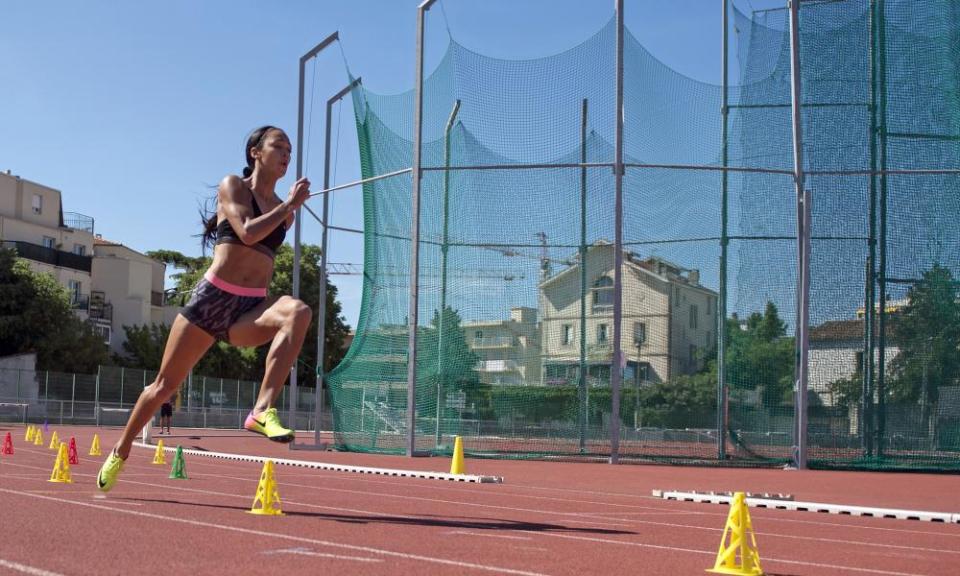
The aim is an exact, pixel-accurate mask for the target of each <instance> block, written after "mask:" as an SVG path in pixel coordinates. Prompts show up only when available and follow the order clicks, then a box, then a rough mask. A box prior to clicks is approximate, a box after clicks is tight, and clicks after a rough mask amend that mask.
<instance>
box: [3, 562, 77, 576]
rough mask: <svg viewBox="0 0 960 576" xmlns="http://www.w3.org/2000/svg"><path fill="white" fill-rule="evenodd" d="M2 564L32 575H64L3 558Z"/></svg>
mask: <svg viewBox="0 0 960 576" xmlns="http://www.w3.org/2000/svg"><path fill="white" fill-rule="evenodd" d="M0 566H2V567H4V568H9V569H11V570H16V571H17V572H23V573H24V574H30V575H31V576H63V575H62V574H60V573H59V572H51V571H49V570H43V569H41V568H34V567H33V566H27V565H26V564H20V563H19V562H11V561H9V560H4V559H2V558H0Z"/></svg>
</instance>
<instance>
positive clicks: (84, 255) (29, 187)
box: [0, 170, 103, 326]
mask: <svg viewBox="0 0 960 576" xmlns="http://www.w3.org/2000/svg"><path fill="white" fill-rule="evenodd" d="M0 242H2V244H3V246H4V247H5V248H13V249H15V250H16V251H17V255H18V256H19V257H20V258H22V259H23V260H25V261H26V262H27V263H28V264H29V266H30V268H31V269H32V270H34V271H35V272H41V273H47V274H50V275H51V276H53V277H54V278H55V279H56V280H57V281H58V282H60V284H62V285H63V286H64V287H65V288H67V289H68V290H69V291H70V294H71V304H72V306H73V307H74V309H75V310H76V312H77V314H78V315H79V316H80V317H81V318H83V319H89V320H91V322H92V323H94V325H95V326H102V325H103V318H102V311H103V307H102V306H100V307H99V308H98V307H95V308H94V310H93V311H91V309H90V300H91V291H92V288H93V279H92V275H91V271H92V266H93V248H94V245H93V243H94V220H93V218H91V217H89V216H85V215H83V214H78V213H76V212H64V211H63V204H62V198H61V194H60V191H59V190H56V189H53V188H50V187H48V186H44V185H42V184H37V183H36V182H31V181H29V180H26V179H24V178H21V177H19V176H16V175H13V174H11V173H10V171H9V170H8V171H7V172H4V173H0Z"/></svg>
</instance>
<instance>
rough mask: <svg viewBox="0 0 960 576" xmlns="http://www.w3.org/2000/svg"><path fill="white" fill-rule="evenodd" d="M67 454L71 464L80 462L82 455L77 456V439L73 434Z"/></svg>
mask: <svg viewBox="0 0 960 576" xmlns="http://www.w3.org/2000/svg"><path fill="white" fill-rule="evenodd" d="M67 454H68V456H67V459H68V460H69V462H70V464H79V463H80V457H79V456H77V439H76V438H74V437H73V436H71V437H70V448H69V451H68V452H67Z"/></svg>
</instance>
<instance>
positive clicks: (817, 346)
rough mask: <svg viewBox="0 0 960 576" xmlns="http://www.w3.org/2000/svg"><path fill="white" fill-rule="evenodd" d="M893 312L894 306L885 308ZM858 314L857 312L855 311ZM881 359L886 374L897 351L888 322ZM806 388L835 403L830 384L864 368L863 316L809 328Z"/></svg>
mask: <svg viewBox="0 0 960 576" xmlns="http://www.w3.org/2000/svg"><path fill="white" fill-rule="evenodd" d="M888 311H889V312H896V311H897V308H888ZM858 315H859V313H858ZM879 333H880V331H879V328H878V327H877V325H876V323H875V324H874V334H875V338H874V342H875V344H874V346H875V348H874V351H873V361H874V366H879V365H880V363H879V358H880V348H879V340H880V339H879V338H878V337H876V336H879ZM886 333H887V337H886V339H885V344H886V347H885V349H884V350H885V351H884V358H885V361H886V364H887V370H888V373H889V369H890V361H891V360H893V358H894V357H895V356H896V355H897V354H899V353H900V348H898V347H897V346H896V344H895V342H894V340H893V331H892V330H891V324H890V323H889V322H888V323H887V326H886ZM808 358H809V366H810V375H809V389H810V390H812V391H814V392H816V393H817V394H818V395H819V396H820V399H821V400H822V401H823V403H824V405H826V406H832V405H834V404H835V403H836V401H835V399H834V397H833V394H831V392H830V383H831V382H836V381H837V380H844V379H848V378H850V377H852V376H853V375H854V374H863V369H864V363H863V359H864V324H863V318H862V317H861V318H858V319H856V320H831V321H828V322H824V323H823V324H820V325H819V326H814V327H813V328H811V329H810V351H809V356H808Z"/></svg>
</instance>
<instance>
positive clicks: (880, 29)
mask: <svg viewBox="0 0 960 576" xmlns="http://www.w3.org/2000/svg"><path fill="white" fill-rule="evenodd" d="M885 11H886V2H885V0H877V2H876V21H877V59H878V60H877V64H878V69H877V75H878V77H877V79H878V81H879V86H878V90H879V92H880V94H879V96H880V110H879V121H880V125H879V127H878V128H879V129H878V132H879V137H880V142H879V144H880V146H879V162H880V198H879V202H880V206H879V209H880V215H879V216H880V233H879V242H880V262H879V268H880V270H879V278H878V285H879V286H878V287H879V294H878V298H877V299H878V300H879V307H880V310H879V312H878V322H877V340H878V343H877V390H876V395H877V414H876V441H875V446H874V450H875V453H876V456H877V458H882V457H883V448H884V436H885V435H886V422H887V411H886V378H885V372H886V368H887V365H886V347H887V341H886V333H885V332H886V328H887V174H886V170H887V33H886V27H887V25H886V17H885Z"/></svg>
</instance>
